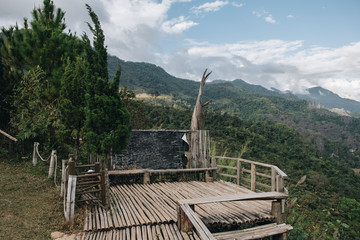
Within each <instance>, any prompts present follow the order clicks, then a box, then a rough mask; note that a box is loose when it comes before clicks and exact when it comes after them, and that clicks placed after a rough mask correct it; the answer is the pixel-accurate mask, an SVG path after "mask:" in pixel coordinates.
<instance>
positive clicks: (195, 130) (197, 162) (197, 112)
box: [189, 69, 211, 168]
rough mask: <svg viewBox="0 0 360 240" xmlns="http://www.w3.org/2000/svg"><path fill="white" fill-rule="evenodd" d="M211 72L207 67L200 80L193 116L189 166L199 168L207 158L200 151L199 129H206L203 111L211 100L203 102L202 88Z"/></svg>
mask: <svg viewBox="0 0 360 240" xmlns="http://www.w3.org/2000/svg"><path fill="white" fill-rule="evenodd" d="M210 74H211V72H209V73H207V69H205V71H204V73H203V76H202V78H201V82H200V88H199V94H198V97H197V100H196V104H195V107H194V112H193V115H192V118H191V131H192V133H191V162H190V164H189V166H190V167H191V168H198V167H203V166H204V164H205V159H204V158H203V157H202V155H201V153H200V145H199V143H200V135H199V134H200V133H199V130H204V125H205V119H204V113H203V111H202V108H203V107H205V106H207V105H209V104H210V102H207V103H205V104H202V103H201V97H202V88H203V87H204V85H205V82H206V80H207V78H208V77H209V75H210Z"/></svg>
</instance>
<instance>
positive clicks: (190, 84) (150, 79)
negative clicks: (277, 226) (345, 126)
mask: <svg viewBox="0 0 360 240" xmlns="http://www.w3.org/2000/svg"><path fill="white" fill-rule="evenodd" d="M119 62H120V64H121V67H122V75H121V82H120V85H121V86H127V87H129V88H130V89H132V90H133V91H134V92H135V93H151V92H153V91H158V92H159V93H160V94H165V95H168V94H171V95H174V96H176V97H180V98H182V99H184V100H186V99H187V100H193V99H194V98H195V97H196V96H197V90H198V86H199V82H196V81H192V80H188V79H181V78H177V77H174V76H172V75H170V74H168V73H167V72H166V71H165V70H164V69H162V68H161V67H158V66H156V65H154V64H150V63H145V62H130V61H124V60H120V59H118V58H117V57H115V56H109V58H108V64H109V73H110V76H114V75H115V72H116V69H117V65H118V63H119ZM200 74H201V73H199V76H200ZM207 85H208V86H209V87H208V91H211V89H212V88H220V89H223V90H225V89H224V88H226V92H227V93H229V94H230V95H229V97H231V96H234V95H236V94H238V93H239V92H242V91H243V92H247V93H250V94H257V95H265V96H278V97H283V98H286V99H292V100H296V99H298V100H300V99H304V100H307V101H309V102H311V103H313V104H315V105H316V104H317V105H319V106H322V107H325V108H328V109H343V110H344V111H342V112H341V111H340V113H344V112H345V113H346V112H350V113H360V102H358V101H355V100H352V99H347V98H342V97H340V96H339V95H337V94H335V93H333V92H331V91H329V90H327V89H324V88H322V87H313V88H309V89H307V94H293V93H291V92H288V91H287V92H282V91H280V90H277V89H274V88H273V89H270V90H269V89H266V88H265V87H262V86H260V85H253V84H249V83H247V82H245V81H244V80H241V79H236V80H233V81H225V80H214V81H212V82H209V83H208V84H207ZM231 87H236V88H237V91H231V90H230V89H229V88H231ZM204 96H205V94H204ZM338 112H339V111H338Z"/></svg>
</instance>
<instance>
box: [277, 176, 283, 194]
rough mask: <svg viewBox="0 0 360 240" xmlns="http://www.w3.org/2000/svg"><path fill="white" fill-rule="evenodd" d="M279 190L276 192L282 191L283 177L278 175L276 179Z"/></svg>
mask: <svg viewBox="0 0 360 240" xmlns="http://www.w3.org/2000/svg"><path fill="white" fill-rule="evenodd" d="M278 185H279V190H278V192H284V178H282V177H281V176H280V175H279V179H278Z"/></svg>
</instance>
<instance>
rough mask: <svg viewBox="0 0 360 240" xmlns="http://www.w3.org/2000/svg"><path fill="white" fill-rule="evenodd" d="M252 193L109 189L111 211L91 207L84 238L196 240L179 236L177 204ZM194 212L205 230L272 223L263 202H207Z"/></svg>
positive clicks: (178, 185) (232, 187)
mask: <svg viewBox="0 0 360 240" xmlns="http://www.w3.org/2000/svg"><path fill="white" fill-rule="evenodd" d="M250 193H253V192H251V191H250V190H248V189H246V188H244V187H241V186H239V185H236V184H232V183H227V182H216V181H215V182H211V183H205V182H197V181H191V182H165V183H152V184H132V185H116V186H111V187H110V206H109V211H105V210H104V209H102V208H101V207H98V206H94V207H93V208H92V209H91V211H89V212H88V214H87V217H86V219H85V223H86V224H85V225H84V231H86V234H85V235H84V238H83V239H86V240H88V239H95V240H100V239H101V238H103V239H144V240H145V239H158V240H160V239H164V240H167V239H169V240H171V239H174V240H177V239H185V240H191V239H200V238H199V236H198V235H196V234H195V235H188V234H187V233H182V232H179V231H178V228H177V226H176V219H177V213H176V203H177V201H179V200H183V199H193V198H209V197H216V196H224V195H231V194H250ZM195 208H196V209H195V212H196V213H197V214H198V216H199V219H200V220H201V221H202V222H203V223H205V225H206V226H208V227H211V226H213V227H216V226H229V225H238V224H243V223H255V222H263V221H270V220H272V219H273V216H272V215H271V201H264V200H256V201H245V202H241V201H239V202H217V203H207V204H199V205H196V206H195ZM100 232H101V233H100ZM87 236H88V237H87ZM100 237H101V238H100ZM109 237H112V238H109Z"/></svg>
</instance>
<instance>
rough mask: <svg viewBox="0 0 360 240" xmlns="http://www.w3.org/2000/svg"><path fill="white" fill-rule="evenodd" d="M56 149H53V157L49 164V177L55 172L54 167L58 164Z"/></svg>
mask: <svg viewBox="0 0 360 240" xmlns="http://www.w3.org/2000/svg"><path fill="white" fill-rule="evenodd" d="M56 160H57V159H56V150H52V151H51V157H50V166H49V174H48V178H51V177H52V176H53V174H54V169H55V165H56V162H55V161H56ZM55 171H56V169H55Z"/></svg>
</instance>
